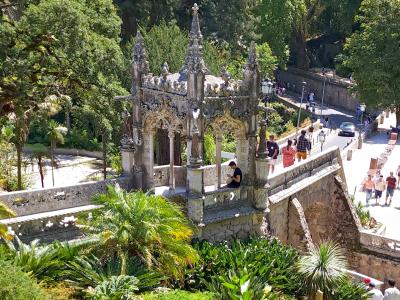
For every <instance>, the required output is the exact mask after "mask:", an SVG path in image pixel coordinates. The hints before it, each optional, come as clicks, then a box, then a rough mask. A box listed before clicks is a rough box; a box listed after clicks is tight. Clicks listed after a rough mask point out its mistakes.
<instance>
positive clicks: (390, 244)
mask: <svg viewBox="0 0 400 300" xmlns="http://www.w3.org/2000/svg"><path fill="white" fill-rule="evenodd" d="M360 242H361V245H362V246H363V247H365V248H367V249H368V250H371V251H374V252H378V253H381V254H385V255H389V256H391V257H396V258H400V241H399V240H395V239H391V238H388V237H385V236H382V235H378V234H375V233H371V232H368V231H366V230H361V232H360Z"/></svg>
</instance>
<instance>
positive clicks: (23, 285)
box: [0, 261, 46, 300]
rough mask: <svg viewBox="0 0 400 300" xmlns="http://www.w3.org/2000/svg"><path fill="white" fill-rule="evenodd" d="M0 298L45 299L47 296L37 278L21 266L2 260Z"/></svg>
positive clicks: (4, 299)
mask: <svg viewBox="0 0 400 300" xmlns="http://www.w3.org/2000/svg"><path fill="white" fill-rule="evenodd" d="M0 299H1V300H27V299H29V300H42V299H43V300H44V299H46V297H45V293H44V292H43V290H42V289H41V288H40V287H39V285H38V284H37V283H36V281H35V279H33V278H32V277H31V276H29V275H28V274H27V273H25V272H23V271H22V270H21V268H20V267H18V266H14V265H11V264H10V263H8V262H4V261H0Z"/></svg>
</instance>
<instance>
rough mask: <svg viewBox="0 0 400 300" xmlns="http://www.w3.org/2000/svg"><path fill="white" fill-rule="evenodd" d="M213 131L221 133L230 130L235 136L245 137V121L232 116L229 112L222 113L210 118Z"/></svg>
mask: <svg viewBox="0 0 400 300" xmlns="http://www.w3.org/2000/svg"><path fill="white" fill-rule="evenodd" d="M210 125H211V127H212V128H213V131H214V133H215V134H216V135H217V134H222V133H224V132H231V133H233V134H234V135H235V137H237V138H242V139H244V138H246V135H247V123H246V122H244V121H241V120H239V119H236V118H233V117H232V116H231V115H230V114H229V113H224V114H223V115H222V116H219V117H217V118H215V119H214V120H212V122H211V123H210Z"/></svg>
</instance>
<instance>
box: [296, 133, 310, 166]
mask: <svg viewBox="0 0 400 300" xmlns="http://www.w3.org/2000/svg"><path fill="white" fill-rule="evenodd" d="M307 151H308V152H310V151H311V143H310V140H309V139H308V138H306V131H305V130H304V129H303V130H302V131H301V135H300V137H299V139H298V141H297V160H298V161H299V162H300V161H301V160H302V159H303V160H304V159H306V158H307Z"/></svg>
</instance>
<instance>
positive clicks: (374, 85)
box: [345, 0, 400, 124]
mask: <svg viewBox="0 0 400 300" xmlns="http://www.w3.org/2000/svg"><path fill="white" fill-rule="evenodd" d="M357 20H358V22H359V23H360V30H358V31H357V32H355V33H354V34H353V35H352V36H351V37H350V38H349V39H348V40H347V43H346V50H347V52H348V58H347V60H346V61H345V65H346V66H347V67H349V68H350V69H352V70H353V78H354V80H355V81H356V82H357V88H356V90H357V92H358V93H359V95H360V98H361V99H362V100H363V101H365V102H366V104H367V105H368V106H371V107H374V108H382V107H384V108H387V107H394V108H396V111H397V122H398V124H400V97H399V95H400V67H399V63H398V62H399V60H400V54H399V51H398V49H399V48H400V1H399V0H384V1H381V0H367V1H363V2H362V5H361V9H360V14H359V15H358V17H357Z"/></svg>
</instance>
